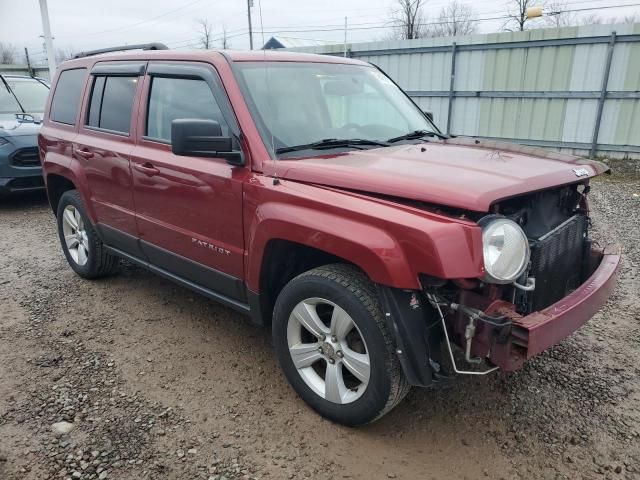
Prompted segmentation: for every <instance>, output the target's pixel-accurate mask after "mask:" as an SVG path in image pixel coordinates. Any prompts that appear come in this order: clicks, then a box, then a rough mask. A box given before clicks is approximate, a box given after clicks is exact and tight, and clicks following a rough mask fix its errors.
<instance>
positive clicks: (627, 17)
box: [611, 13, 640, 23]
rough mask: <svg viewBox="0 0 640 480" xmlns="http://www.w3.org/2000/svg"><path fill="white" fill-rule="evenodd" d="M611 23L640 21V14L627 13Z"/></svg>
mask: <svg viewBox="0 0 640 480" xmlns="http://www.w3.org/2000/svg"><path fill="white" fill-rule="evenodd" d="M611 23H640V14H638V13H632V14H630V15H625V16H624V17H622V18H621V19H620V20H619V21H617V22H611Z"/></svg>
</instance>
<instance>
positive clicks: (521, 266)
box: [480, 217, 530, 283]
mask: <svg viewBox="0 0 640 480" xmlns="http://www.w3.org/2000/svg"><path fill="white" fill-rule="evenodd" d="M483 220H485V221H483ZM483 220H481V221H480V226H481V227H482V253H483V256H484V269H485V272H486V276H485V279H486V280H487V281H488V282H491V283H511V282H513V281H514V280H516V279H517V278H518V277H519V276H520V275H522V274H523V272H524V270H525V269H526V268H527V264H528V263H529V255H530V252H529V241H528V240H527V236H526V235H525V233H524V232H523V231H522V228H520V225H518V224H517V223H516V222H514V221H512V220H509V219H507V218H500V217H498V218H496V217H493V218H491V217H488V218H486V219H483Z"/></svg>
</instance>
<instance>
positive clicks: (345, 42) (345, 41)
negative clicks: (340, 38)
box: [342, 17, 347, 58]
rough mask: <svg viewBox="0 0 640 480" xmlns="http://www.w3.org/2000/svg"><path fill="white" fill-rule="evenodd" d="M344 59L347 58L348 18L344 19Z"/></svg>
mask: <svg viewBox="0 0 640 480" xmlns="http://www.w3.org/2000/svg"><path fill="white" fill-rule="evenodd" d="M342 56H343V57H345V58H346V57H347V17H344V54H343V55H342Z"/></svg>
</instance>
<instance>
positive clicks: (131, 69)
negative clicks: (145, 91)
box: [91, 61, 147, 77]
mask: <svg viewBox="0 0 640 480" xmlns="http://www.w3.org/2000/svg"><path fill="white" fill-rule="evenodd" d="M146 68H147V62H131V61H121V62H98V63H96V64H95V65H94V66H93V68H92V69H91V75H96V76H104V77H136V76H137V77H139V76H142V75H144V72H145V70H146Z"/></svg>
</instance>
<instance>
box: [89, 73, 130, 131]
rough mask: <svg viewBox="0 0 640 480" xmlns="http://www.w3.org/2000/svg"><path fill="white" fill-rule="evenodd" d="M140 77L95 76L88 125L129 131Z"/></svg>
mask: <svg viewBox="0 0 640 480" xmlns="http://www.w3.org/2000/svg"><path fill="white" fill-rule="evenodd" d="M137 86H138V77H102V76H100V77H95V80H94V82H93V90H92V92H91V101H90V103H89V114H88V116H87V125H89V126H90V127H95V128H102V129H105V130H111V131H113V132H119V133H127V134H128V133H129V129H130V126H131V111H132V109H133V99H134V97H135V94H136V87H137Z"/></svg>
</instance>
